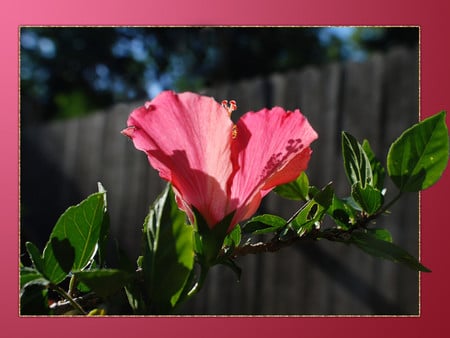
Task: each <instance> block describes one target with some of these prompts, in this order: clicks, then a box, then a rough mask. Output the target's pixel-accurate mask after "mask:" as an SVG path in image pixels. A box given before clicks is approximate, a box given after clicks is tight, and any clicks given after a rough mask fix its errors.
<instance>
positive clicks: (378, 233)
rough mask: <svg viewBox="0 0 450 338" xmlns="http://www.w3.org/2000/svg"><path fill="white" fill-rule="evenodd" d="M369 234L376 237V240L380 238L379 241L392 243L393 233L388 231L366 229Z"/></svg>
mask: <svg viewBox="0 0 450 338" xmlns="http://www.w3.org/2000/svg"><path fill="white" fill-rule="evenodd" d="M366 230H367V233H369V234H370V235H372V236H374V237H375V238H378V239H379V240H382V241H385V242H390V243H392V235H391V233H390V232H389V231H388V230H386V229H380V228H373V229H366Z"/></svg>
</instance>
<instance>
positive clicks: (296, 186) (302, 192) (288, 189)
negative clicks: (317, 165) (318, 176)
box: [273, 172, 309, 201]
mask: <svg viewBox="0 0 450 338" xmlns="http://www.w3.org/2000/svg"><path fill="white" fill-rule="evenodd" d="M273 191H274V192H276V193H277V194H278V195H280V196H281V197H283V198H286V199H291V200H302V201H307V200H308V191H309V180H308V176H307V175H306V173H305V172H302V173H301V174H300V176H299V177H297V179H296V180H295V181H292V182H289V183H286V184H282V185H279V186H277V187H276V188H275V189H273Z"/></svg>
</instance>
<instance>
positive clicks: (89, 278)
mask: <svg viewBox="0 0 450 338" xmlns="http://www.w3.org/2000/svg"><path fill="white" fill-rule="evenodd" d="M74 275H75V276H76V277H77V278H78V280H80V281H81V282H82V283H83V284H85V285H87V286H88V287H89V289H90V290H91V291H94V292H95V293H96V294H97V295H98V296H100V297H102V298H107V297H109V296H111V295H113V294H115V293H117V292H118V291H119V290H120V289H122V288H123V287H124V286H125V285H126V284H127V283H128V281H129V280H130V278H131V277H132V276H131V275H130V274H129V273H128V272H126V271H122V270H117V269H99V270H89V271H79V272H75V273H74Z"/></svg>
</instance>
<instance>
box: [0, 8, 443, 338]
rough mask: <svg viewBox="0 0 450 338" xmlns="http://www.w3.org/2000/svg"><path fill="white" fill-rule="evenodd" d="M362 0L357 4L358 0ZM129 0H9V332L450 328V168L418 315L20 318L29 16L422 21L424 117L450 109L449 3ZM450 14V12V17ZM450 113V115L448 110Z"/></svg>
mask: <svg viewBox="0 0 450 338" xmlns="http://www.w3.org/2000/svg"><path fill="white" fill-rule="evenodd" d="M353 2H354V3H353ZM205 3H206V2H205V1H202V0H191V1H189V2H188V1H183V0H155V1H151V2H150V1H144V0H129V1H126V2H120V1H111V0H109V1H107V0H98V1H87V0H78V1H76V2H73V3H67V2H64V1H55V0H41V1H39V2H38V1H31V0H22V1H15V2H10V3H9V4H7V5H5V4H2V10H1V11H0V17H1V20H0V32H1V33H0V34H1V36H2V39H1V41H2V44H1V50H2V63H1V66H0V67H1V74H2V76H1V77H0V86H1V89H2V91H1V93H2V119H3V122H2V123H1V125H0V128H1V132H0V135H1V136H0V137H1V141H2V142H0V149H1V157H2V159H3V161H2V167H1V171H2V174H1V175H0V186H1V187H2V190H1V193H0V201H1V202H0V205H1V210H2V221H3V222H2V226H3V230H2V231H3V236H1V239H0V241H1V245H0V248H1V249H0V250H1V255H0V260H1V263H2V264H1V266H2V270H3V273H2V278H1V279H0V283H1V288H2V290H3V294H2V296H1V299H2V301H1V304H2V305H1V306H0V320H1V324H2V329H1V331H2V332H3V333H5V334H6V335H7V336H14V337H28V336H30V337H78V336H80V335H81V334H83V333H88V334H89V336H98V335H99V334H102V335H105V336H108V337H116V336H117V337H119V336H120V337H121V336H123V335H124V334H125V335H127V336H128V335H129V336H134V337H135V336H144V335H145V336H154V337H179V336H183V337H191V336H197V337H207V336H208V337H209V336H214V337H216V338H221V337H229V336H230V335H239V336H257V337H274V336H275V337H278V336H280V337H297V336H305V337H330V336H333V337H347V338H348V337H359V336H362V337H368V338H370V337H379V336H383V337H386V338H388V337H424V336H430V337H434V336H441V335H442V334H443V332H446V331H447V325H446V323H447V320H448V315H449V314H450V310H449V308H448V304H450V293H449V292H448V289H447V288H448V285H449V284H450V275H449V272H448V271H449V265H448V261H447V258H448V256H449V251H448V244H447V243H446V241H447V240H448V238H450V227H448V226H447V225H446V223H447V224H448V221H445V220H444V219H443V217H442V215H440V214H439V213H438V212H436V211H437V210H445V209H444V208H446V207H448V203H447V200H446V192H447V191H448V187H449V183H450V175H449V170H446V172H445V173H444V176H443V178H442V179H441V181H440V182H439V184H437V185H436V186H434V187H432V188H430V189H429V190H427V191H425V192H424V193H423V194H422V206H421V241H422V246H421V252H422V255H421V259H422V261H423V262H424V264H425V265H427V266H429V267H431V269H432V270H433V272H432V273H431V274H422V276H421V315H420V316H419V317H325V318H324V317H300V318H299V317H288V318H274V317H262V318H261V317H251V318H249V317H245V318H242V317H240V318H239V317H237V318H236V317H231V318H230V317H225V318H224V317H216V318H214V317H212V318H211V317H208V318H206V317H201V318H189V317H179V318H123V317H121V318H110V317H109V318H89V319H86V318H20V317H19V316H18V294H17V293H18V292H17V283H18V281H17V264H18V261H17V256H18V247H17V242H18V239H17V231H18V214H19V213H18V191H19V190H18V186H19V179H18V165H19V156H18V149H19V145H18V139H19V138H18V130H19V128H18V102H19V101H18V100H19V97H18V32H19V29H18V28H19V26H20V25H269V26H274V25H283V26H298V25H301V26H304V25H414V26H420V27H421V112H422V113H421V114H422V118H423V117H426V116H429V115H431V114H434V113H437V112H439V111H441V110H445V109H447V110H449V109H450V94H449V93H450V81H448V77H450V62H448V60H450V46H449V45H448V43H447V42H448V38H449V37H450V26H449V25H448V23H447V22H448V14H449V13H450V2H448V1H447V0H436V1H433V2H416V3H412V2H411V1H407V0H397V1H392V0H389V1H388V0H378V1H376V2H373V4H372V3H367V2H366V3H364V2H362V1H358V2H356V1H351V0H341V1H334V0H316V1H314V2H313V3H312V2H308V3H306V1H305V2H304V3H300V2H299V1H296V0H277V1H276V2H273V3H269V1H257V0H251V1H247V0H228V1H224V0H221V1H217V2H214V3H212V2H211V4H212V5H211V6H210V8H209V7H206V6H205ZM446 15H447V17H446ZM447 121H449V118H448V117H447Z"/></svg>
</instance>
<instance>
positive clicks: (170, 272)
mask: <svg viewBox="0 0 450 338" xmlns="http://www.w3.org/2000/svg"><path fill="white" fill-rule="evenodd" d="M185 219H186V216H185V214H184V213H183V212H181V211H180V210H179V209H178V206H177V204H176V203H175V198H174V194H173V192H172V189H171V188H170V185H167V186H166V188H165V189H164V191H163V192H162V194H161V195H160V196H159V197H158V198H157V200H156V201H155V202H154V203H153V205H152V206H151V208H150V212H149V214H148V216H147V218H146V220H145V223H144V252H143V257H142V263H141V264H142V269H143V272H144V284H145V287H146V292H147V295H148V298H147V301H151V308H152V311H154V312H156V313H159V314H162V313H169V312H171V311H172V310H173V308H174V307H175V306H176V305H177V304H178V302H179V301H180V296H181V294H182V291H183V290H184V288H185V285H186V283H187V281H188V278H189V275H190V273H191V270H192V269H193V267H194V244H193V228H192V226H189V225H186V224H185Z"/></svg>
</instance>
